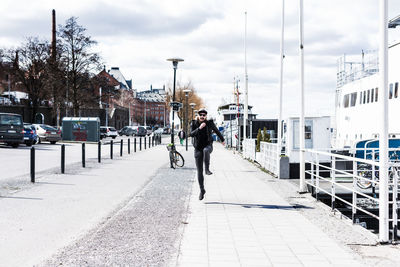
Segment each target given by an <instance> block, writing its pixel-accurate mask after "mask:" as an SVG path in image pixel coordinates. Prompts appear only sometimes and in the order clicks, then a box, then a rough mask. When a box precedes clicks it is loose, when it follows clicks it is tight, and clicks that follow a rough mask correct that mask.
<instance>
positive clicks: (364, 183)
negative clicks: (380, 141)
mask: <svg viewBox="0 0 400 267" xmlns="http://www.w3.org/2000/svg"><path fill="white" fill-rule="evenodd" d="M389 159H390V160H391V161H392V163H399V154H398V152H394V153H391V154H390V155H389ZM375 160H379V152H377V153H376V155H375ZM388 171H389V177H388V178H389V184H392V183H393V177H394V173H395V172H398V171H399V168H398V167H397V166H389V169H388ZM373 172H374V173H375V175H374V178H375V181H379V167H378V166H377V167H375V170H373V169H372V165H371V164H366V163H360V164H358V166H357V174H358V176H360V177H362V178H359V177H357V178H356V179H357V186H358V187H359V188H361V189H368V188H371V187H372V173H373Z"/></svg>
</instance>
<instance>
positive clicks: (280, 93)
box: [276, 0, 285, 178]
mask: <svg viewBox="0 0 400 267" xmlns="http://www.w3.org/2000/svg"><path fill="white" fill-rule="evenodd" d="M284 30H285V0H282V18H281V73H280V78H279V114H278V136H277V142H278V145H277V149H278V151H277V152H276V153H277V161H276V165H277V166H276V167H277V176H278V178H281V177H280V158H281V151H282V95H283V93H282V91H283V59H284V57H285V56H284V33H285V32H284Z"/></svg>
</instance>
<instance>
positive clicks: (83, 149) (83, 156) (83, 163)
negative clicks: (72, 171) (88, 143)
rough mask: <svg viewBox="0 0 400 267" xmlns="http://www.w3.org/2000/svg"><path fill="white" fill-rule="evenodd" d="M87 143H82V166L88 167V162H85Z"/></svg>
mask: <svg viewBox="0 0 400 267" xmlns="http://www.w3.org/2000/svg"><path fill="white" fill-rule="evenodd" d="M85 159H86V157H85V143H82V167H83V168H85V167H86V162H85Z"/></svg>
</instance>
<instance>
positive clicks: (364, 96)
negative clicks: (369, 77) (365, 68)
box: [363, 91, 367, 104]
mask: <svg viewBox="0 0 400 267" xmlns="http://www.w3.org/2000/svg"><path fill="white" fill-rule="evenodd" d="M365 100H367V99H366V93H365V91H364V95H363V103H364V104H365Z"/></svg>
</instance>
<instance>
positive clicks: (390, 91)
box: [389, 83, 393, 99]
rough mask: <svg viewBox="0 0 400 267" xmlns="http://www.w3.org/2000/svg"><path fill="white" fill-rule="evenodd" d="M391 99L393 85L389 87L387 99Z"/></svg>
mask: <svg viewBox="0 0 400 267" xmlns="http://www.w3.org/2000/svg"><path fill="white" fill-rule="evenodd" d="M392 98H393V83H391V84H390V85H389V99H392Z"/></svg>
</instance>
